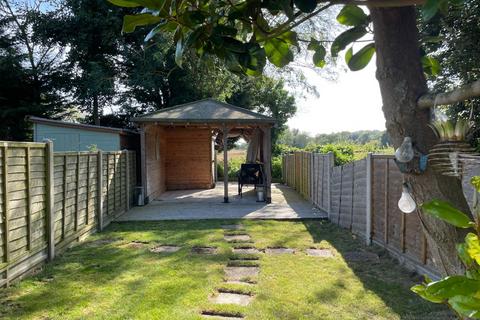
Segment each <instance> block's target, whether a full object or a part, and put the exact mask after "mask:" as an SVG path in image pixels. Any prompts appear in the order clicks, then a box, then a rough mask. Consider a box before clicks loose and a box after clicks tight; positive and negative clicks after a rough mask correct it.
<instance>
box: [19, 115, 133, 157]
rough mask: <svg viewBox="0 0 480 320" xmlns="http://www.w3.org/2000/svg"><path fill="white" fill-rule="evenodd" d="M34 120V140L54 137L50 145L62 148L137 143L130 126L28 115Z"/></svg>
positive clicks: (117, 147)
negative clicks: (100, 124) (67, 120)
mask: <svg viewBox="0 0 480 320" xmlns="http://www.w3.org/2000/svg"><path fill="white" fill-rule="evenodd" d="M28 120H30V121H31V122H32V123H33V141H34V142H42V141H44V140H45V139H50V140H52V141H53V149H54V151H57V152H64V151H89V150H91V149H92V147H96V148H97V149H98V150H102V151H119V150H124V149H130V150H135V149H137V148H138V145H139V141H140V140H139V135H138V133H137V132H135V131H133V130H127V129H119V128H111V127H102V126H94V125H88V124H80V123H72V122H65V121H57V120H50V119H44V118H39V117H33V116H30V117H28Z"/></svg>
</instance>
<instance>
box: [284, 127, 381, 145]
mask: <svg viewBox="0 0 480 320" xmlns="http://www.w3.org/2000/svg"><path fill="white" fill-rule="evenodd" d="M278 142H279V143H281V144H285V145H288V146H292V147H296V148H301V149H302V148H305V147H307V146H308V145H310V144H317V145H325V144H339V143H347V144H359V145H364V144H367V143H374V144H376V145H378V146H379V147H381V148H386V147H388V146H390V142H389V139H388V136H387V134H386V132H385V131H380V130H361V131H353V132H349V131H342V132H335V133H320V134H317V135H315V136H312V135H310V134H308V133H306V132H302V131H300V130H299V129H288V130H285V131H284V132H283V133H282V135H281V136H280V138H279V140H278Z"/></svg>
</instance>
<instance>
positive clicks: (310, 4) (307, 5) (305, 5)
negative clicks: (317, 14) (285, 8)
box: [293, 0, 317, 13]
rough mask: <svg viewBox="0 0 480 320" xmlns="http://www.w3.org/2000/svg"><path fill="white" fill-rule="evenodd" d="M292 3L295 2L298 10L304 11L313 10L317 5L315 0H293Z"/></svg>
mask: <svg viewBox="0 0 480 320" xmlns="http://www.w3.org/2000/svg"><path fill="white" fill-rule="evenodd" d="M293 3H295V6H297V8H298V9H299V10H300V11H302V12H305V13H310V12H313V10H315V8H316V7H317V1H316V0H294V1H293Z"/></svg>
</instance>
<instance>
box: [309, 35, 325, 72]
mask: <svg viewBox="0 0 480 320" xmlns="http://www.w3.org/2000/svg"><path fill="white" fill-rule="evenodd" d="M307 49H308V50H311V51H314V53H313V64H314V65H315V66H316V67H319V68H323V67H324V66H325V64H326V62H325V56H326V55H327V50H326V49H325V47H324V46H323V45H321V44H320V42H318V41H317V40H315V39H312V40H311V41H310V43H309V44H308V47H307Z"/></svg>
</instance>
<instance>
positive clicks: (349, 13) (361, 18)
mask: <svg viewBox="0 0 480 320" xmlns="http://www.w3.org/2000/svg"><path fill="white" fill-rule="evenodd" d="M367 20H368V16H367V15H366V14H365V12H363V10H362V9H360V7H358V6H355V5H346V6H344V7H343V8H342V10H340V13H339V14H338V15H337V21H338V22H340V23H341V24H343V25H346V26H359V25H362V24H365V23H366V22H367Z"/></svg>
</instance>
